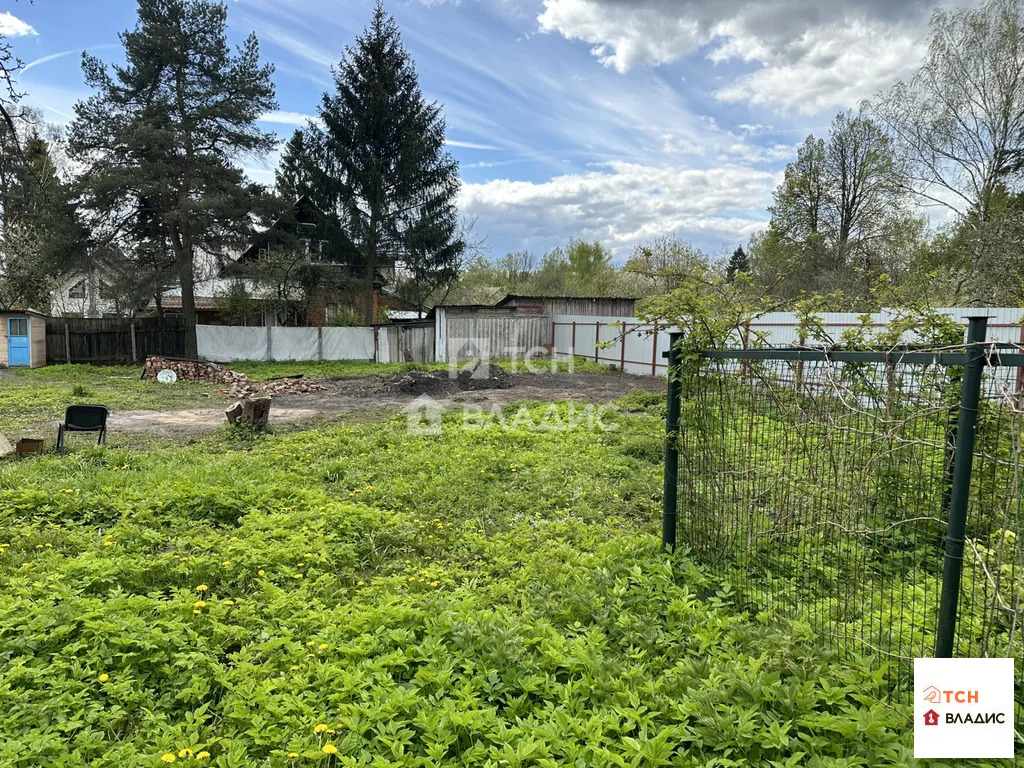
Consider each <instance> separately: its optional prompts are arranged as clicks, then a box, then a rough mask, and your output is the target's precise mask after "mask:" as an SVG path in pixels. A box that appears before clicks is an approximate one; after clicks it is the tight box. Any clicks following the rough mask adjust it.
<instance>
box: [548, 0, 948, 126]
mask: <svg viewBox="0 0 1024 768" xmlns="http://www.w3.org/2000/svg"><path fill="white" fill-rule="evenodd" d="M946 2H947V0H933V2H932V3H931V4H932V5H935V4H944V3H946ZM928 10H929V9H928V7H927V4H926V3H920V2H914V3H911V2H891V1H890V0H850V2H845V3H842V4H840V3H821V2H818V0H761V1H760V2H756V3H753V2H742V1H741V0H544V6H543V10H542V11H541V13H540V14H539V16H538V17H537V20H538V23H539V24H540V28H541V29H542V30H543V31H545V32H557V33H559V34H561V35H562V36H564V37H566V38H567V39H571V40H581V41H584V42H587V43H590V44H591V45H592V48H591V51H592V53H593V55H594V56H596V57H597V58H598V60H599V61H601V62H602V63H603V64H605V65H606V66H608V67H612V68H614V69H616V70H617V71H619V72H623V73H624V72H627V71H629V70H632V69H635V68H638V67H643V66H657V65H660V64H666V63H669V62H673V61H678V60H681V59H683V58H684V57H686V56H689V55H691V54H694V53H696V52H699V51H701V50H705V51H707V54H706V55H707V57H708V58H709V59H710V60H711V61H712V62H715V63H722V62H728V61H742V62H750V63H757V64H760V65H761V69H759V70H757V71H755V72H752V73H749V74H746V75H742V76H740V77H738V78H737V79H735V80H733V81H732V82H730V83H727V84H726V85H724V86H723V87H721V88H719V89H718V90H717V92H716V96H717V97H718V98H719V99H721V100H724V101H742V102H746V103H750V104H759V105H768V106H771V107H774V108H777V109H782V110H787V111H798V112H802V113H808V114H810V113H816V112H818V111H820V110H823V109H825V108H827V107H834V106H851V105H852V104H855V103H856V102H857V101H858V100H860V99H862V98H865V97H868V96H870V95H872V94H873V93H874V92H875V91H876V90H877V89H879V88H882V87H885V86H886V85H887V84H888V83H890V82H892V80H893V79H895V78H896V77H899V76H903V75H906V74H907V73H908V72H909V70H910V68H912V67H913V66H915V65H916V64H917V62H918V61H919V60H920V56H921V53H922V51H923V45H922V38H923V36H924V33H925V32H926V26H927V19H928V13H927V12H928Z"/></svg>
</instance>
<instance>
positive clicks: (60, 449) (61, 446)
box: [57, 424, 64, 456]
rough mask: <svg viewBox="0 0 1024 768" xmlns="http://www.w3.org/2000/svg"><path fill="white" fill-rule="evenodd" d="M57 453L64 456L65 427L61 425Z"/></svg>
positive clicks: (59, 426)
mask: <svg viewBox="0 0 1024 768" xmlns="http://www.w3.org/2000/svg"><path fill="white" fill-rule="evenodd" d="M57 453H59V454H60V455H61V456H63V455H64V425H63V424H60V425H58V427H57Z"/></svg>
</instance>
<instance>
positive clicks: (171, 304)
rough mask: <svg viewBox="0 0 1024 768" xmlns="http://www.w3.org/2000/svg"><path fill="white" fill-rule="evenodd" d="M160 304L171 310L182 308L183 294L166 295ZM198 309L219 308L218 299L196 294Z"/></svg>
mask: <svg viewBox="0 0 1024 768" xmlns="http://www.w3.org/2000/svg"><path fill="white" fill-rule="evenodd" d="M160 306H162V307H163V308H164V309H169V310H171V311H174V310H177V309H181V296H164V298H163V300H161V302H160ZM196 309H202V310H209V309H217V299H216V298H214V297H213V296H196Z"/></svg>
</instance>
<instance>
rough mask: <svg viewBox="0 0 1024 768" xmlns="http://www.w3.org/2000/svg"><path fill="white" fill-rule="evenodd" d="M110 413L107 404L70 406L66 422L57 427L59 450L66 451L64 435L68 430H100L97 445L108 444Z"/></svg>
mask: <svg viewBox="0 0 1024 768" xmlns="http://www.w3.org/2000/svg"><path fill="white" fill-rule="evenodd" d="M109 414H110V411H108V410H107V407H106V406H105V405H71V406H68V409H67V411H65V412H64V423H63V424H61V425H60V426H59V427H57V450H58V451H59V452H60V453H64V435H65V434H66V433H68V432H99V433H100V435H99V438H98V439H97V440H96V445H106V442H107V416H108V415H109Z"/></svg>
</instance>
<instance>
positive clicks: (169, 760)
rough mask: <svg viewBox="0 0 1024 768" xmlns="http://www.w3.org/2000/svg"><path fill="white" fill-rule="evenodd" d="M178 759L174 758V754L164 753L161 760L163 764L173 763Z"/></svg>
mask: <svg viewBox="0 0 1024 768" xmlns="http://www.w3.org/2000/svg"><path fill="white" fill-rule="evenodd" d="M177 759H178V758H177V757H175V756H174V753H173V752H164V754H163V756H162V757H161V758H160V762H161V763H173V762H174V761H175V760H177Z"/></svg>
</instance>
